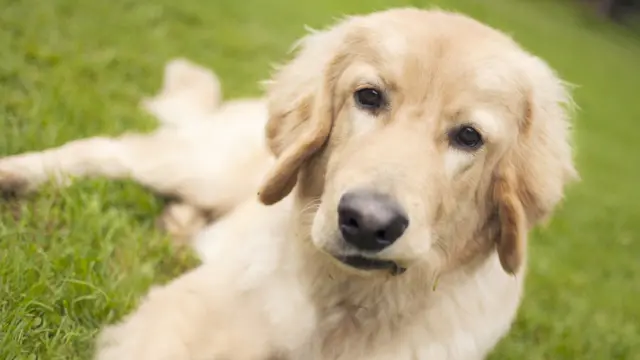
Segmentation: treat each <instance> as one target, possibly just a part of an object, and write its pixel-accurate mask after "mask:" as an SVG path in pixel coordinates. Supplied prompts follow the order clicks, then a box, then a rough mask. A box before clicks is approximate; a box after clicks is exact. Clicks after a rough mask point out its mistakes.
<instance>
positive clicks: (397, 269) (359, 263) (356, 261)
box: [336, 255, 407, 275]
mask: <svg viewBox="0 0 640 360" xmlns="http://www.w3.org/2000/svg"><path fill="white" fill-rule="evenodd" d="M336 259H338V260H339V261H340V262H342V263H343V264H345V265H348V266H351V267H353V268H356V269H358V270H388V271H389V272H391V275H400V274H402V273H404V272H405V271H406V270H407V269H406V268H403V267H401V266H399V265H398V264H396V263H395V262H393V261H390V260H380V259H372V258H367V257H364V256H357V255H355V256H336Z"/></svg>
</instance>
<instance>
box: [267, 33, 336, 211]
mask: <svg viewBox="0 0 640 360" xmlns="http://www.w3.org/2000/svg"><path fill="white" fill-rule="evenodd" d="M338 36H339V34H337V33H336V31H335V30H330V31H329V32H319V33H313V34H311V35H309V36H307V37H305V38H303V39H302V40H301V41H300V42H299V45H301V49H300V51H299V54H298V56H296V57H295V58H294V59H293V60H292V61H291V62H290V63H289V64H287V65H286V66H284V67H283V68H281V69H280V71H278V72H277V73H276V75H275V76H274V77H273V79H272V80H271V81H270V82H269V84H268V86H269V87H268V89H267V93H268V103H269V121H268V122H267V127H266V136H267V144H268V146H269V148H270V150H271V152H273V154H274V155H276V158H277V160H276V163H275V165H274V166H273V168H272V169H271V170H270V171H269V173H268V174H267V176H266V178H265V180H264V182H263V184H262V186H261V188H260V191H259V198H260V201H261V202H262V203H264V204H265V205H271V204H274V203H276V202H278V201H280V200H281V199H283V198H284V197H285V196H287V195H288V194H289V193H290V192H291V190H292V189H293V187H294V186H295V185H296V182H297V177H298V171H299V170H300V168H301V166H302V165H303V164H304V162H305V161H306V160H307V159H309V157H311V156H312V155H313V154H314V153H316V152H317V151H318V150H320V149H321V148H322V146H323V145H324V143H325V142H326V140H327V139H328V137H329V133H330V132H331V127H332V122H333V105H332V93H333V88H332V87H333V85H332V84H333V77H332V76H331V74H329V72H328V70H329V68H330V67H331V66H330V64H331V60H332V57H333V56H334V55H335V54H336V51H337V47H338V44H339V41H338Z"/></svg>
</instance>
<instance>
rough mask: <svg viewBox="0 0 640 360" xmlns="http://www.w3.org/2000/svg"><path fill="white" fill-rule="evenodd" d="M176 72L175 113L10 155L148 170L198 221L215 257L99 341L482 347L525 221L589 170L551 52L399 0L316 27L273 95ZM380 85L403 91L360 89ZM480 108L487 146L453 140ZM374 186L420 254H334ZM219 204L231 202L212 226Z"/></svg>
mask: <svg viewBox="0 0 640 360" xmlns="http://www.w3.org/2000/svg"><path fill="white" fill-rule="evenodd" d="M174 76H177V77H179V78H181V79H186V80H185V82H182V81H172V80H171V78H172V77H174ZM165 79H166V85H165V87H164V89H163V92H162V93H161V94H160V95H159V96H157V97H155V98H154V99H149V100H146V101H145V103H144V104H145V107H146V108H147V109H148V110H149V111H151V112H152V113H154V114H156V115H157V116H158V118H159V119H161V121H162V122H163V123H164V125H163V126H162V127H161V128H160V129H159V130H158V131H157V132H155V133H153V134H151V135H133V134H132V135H126V136H123V137H121V138H119V139H106V138H95V139H87V140H79V141H78V142H75V143H70V144H67V145H64V146H63V147H61V148H58V149H51V150H47V151H44V152H36V153H31V154H25V155H18V156H15V157H9V158H6V159H3V160H0V174H1V175H0V176H1V178H0V183H1V184H4V187H5V188H11V189H15V188H16V187H17V185H20V186H21V187H22V189H33V188H35V187H36V186H37V185H38V184H40V183H42V182H43V181H45V179H46V178H47V177H48V176H50V175H54V176H55V177H57V178H58V179H64V178H65V177H66V176H67V175H73V176H89V175H93V176H108V177H111V178H123V177H132V178H134V179H136V180H138V181H139V182H140V183H142V184H144V185H146V186H149V187H150V188H152V189H154V190H155V191H157V192H159V193H161V194H165V195H173V196H176V197H177V198H178V199H179V200H180V201H181V202H180V203H178V204H176V205H174V208H173V209H174V210H171V209H169V210H168V213H169V214H170V215H171V216H168V218H169V219H171V220H170V221H169V222H165V223H166V224H168V226H167V228H169V229H172V228H171V226H173V227H174V229H182V230H180V231H182V232H183V233H184V234H183V236H189V235H188V234H191V233H197V234H198V235H197V236H196V238H195V240H194V242H193V244H194V247H195V248H196V250H197V251H198V253H199V254H200V255H201V257H202V258H203V260H204V264H203V265H201V266H200V267H198V268H197V269H195V270H193V271H191V272H189V273H187V274H185V275H183V276H181V277H179V278H177V279H175V280H174V281H172V282H171V283H169V284H167V285H165V286H160V287H157V288H155V289H153V290H152V291H151V292H150V294H149V295H148V296H147V297H146V298H145V299H144V300H143V301H142V303H141V304H140V306H139V308H138V309H137V310H136V311H134V312H133V313H132V314H130V315H129V316H127V317H126V318H125V319H123V320H122V321H121V322H120V323H118V324H115V325H111V326H108V327H107V328H105V330H104V331H103V333H102V334H101V336H100V339H99V341H98V346H97V354H96V357H97V359H100V360H112V359H117V360H127V359H149V360H151V359H153V360H160V359H167V360H168V359H172V360H182V359H184V360H187V359H211V360H216V359H234V360H235V359H238V360H244V359H247V360H249V359H251V360H253V359H256V360H258V359H291V360H303V359H304V360H321V359H322V360H324V359H336V360H361V359H362V360H364V359H367V360H369V359H371V360H387V359H389V360H391V359H394V360H396V359H397V360H402V359H429V360H433V359H437V360H463V359H464V360H475V359H483V358H484V357H485V356H486V355H487V354H488V353H489V352H490V351H491V349H492V348H493V347H494V346H495V345H496V344H497V342H498V341H499V340H500V339H501V338H502V337H503V336H504V335H505V334H506V333H507V332H508V330H509V328H510V326H511V323H512V321H513V319H514V317H515V315H516V313H517V309H518V306H519V303H520V297H521V293H522V286H523V281H524V277H525V265H526V241H527V233H528V232H529V230H530V229H531V228H532V227H533V226H535V225H537V224H538V223H540V222H541V221H542V220H544V219H545V218H546V217H547V216H548V215H550V214H551V212H552V210H553V209H554V207H555V206H556V204H557V203H558V202H559V201H560V200H561V198H562V195H563V192H564V186H565V185H566V183H567V182H568V181H570V180H571V179H573V178H575V177H576V173H575V170H574V168H573V165H572V158H571V147H570V143H569V118H568V116H569V114H567V110H566V106H567V105H570V98H569V95H568V94H567V93H566V90H565V88H564V86H563V84H562V82H561V81H560V80H559V79H558V78H557V77H556V75H555V74H554V73H553V71H552V70H551V69H550V68H549V67H548V66H547V65H546V64H545V63H544V62H543V61H541V60H540V59H538V58H536V57H534V56H532V55H530V54H528V53H527V52H526V51H524V50H522V49H521V48H520V47H518V46H517V44H516V43H515V42H513V41H512V40H510V39H509V38H507V37H506V36H504V35H503V34H501V33H500V32H498V31H496V30H493V29H491V28H489V27H487V26H485V25H482V24H480V23H478V22H476V21H474V20H471V19H469V18H467V17H465V16H462V15H456V14H452V13H447V12H441V11H424V10H414V9H396V10H390V11H384V12H379V13H374V14H371V15H366V16H358V17H351V18H348V19H346V20H343V21H341V22H339V23H338V24H336V25H335V26H333V27H331V28H329V29H327V30H325V31H320V32H316V33H314V34H311V35H309V36H308V37H306V38H304V39H303V40H301V42H300V49H299V51H298V53H297V54H296V56H295V58H294V59H293V60H292V61H290V62H289V63H287V64H286V65H285V66H284V67H282V68H281V69H280V70H279V71H278V72H277V73H276V74H275V75H274V76H273V78H272V81H271V82H270V84H269V88H268V91H267V99H266V105H265V103H262V100H243V101H241V102H232V103H227V104H226V105H225V104H223V105H222V106H221V107H216V105H217V101H218V100H216V101H211V99H212V97H215V96H219V95H216V94H219V93H220V89H219V85H218V82H217V80H216V79H215V76H213V75H212V74H211V73H209V72H207V71H205V70H203V69H201V68H199V67H197V66H194V65H192V64H189V63H188V62H186V61H185V60H179V61H178V62H177V63H176V62H174V63H172V64H170V65H169V66H168V67H167V74H166V76H165ZM185 83H186V84H187V85H184V84H185ZM175 84H180V86H178V85H175ZM370 86H373V87H376V88H377V89H379V90H380V91H381V92H383V93H384V94H385V95H386V96H387V98H388V102H389V104H388V106H387V107H385V108H384V109H381V110H380V111H376V112H371V111H366V110H363V109H362V108H359V107H358V106H357V105H356V104H355V103H354V100H353V93H354V91H356V90H357V89H359V88H362V87H370ZM182 109H184V112H183V111H182ZM181 114H186V115H184V119H183V118H182V117H183V115H181ZM265 124H266V135H267V136H266V141H265V139H264V138H263V129H264V126H265ZM463 124H467V125H472V126H474V127H475V128H477V129H479V131H480V132H481V133H482V135H483V138H484V140H485V144H484V146H483V147H481V148H480V149H478V150H477V151H475V152H471V151H467V150H461V149H457V148H455V147H454V146H452V144H451V139H450V137H449V136H448V134H450V132H451V131H452V129H455V128H456V127H458V126H461V125H463ZM272 154H273V155H275V157H274V156H273V155H272ZM359 188H366V189H375V190H376V191H380V192H384V193H386V194H389V195H390V196H393V198H394V199H396V200H397V201H398V202H399V203H400V204H401V205H402V206H403V208H404V209H405V210H406V211H407V214H408V217H409V219H410V223H409V224H410V225H409V227H408V228H407V231H406V232H405V233H404V234H403V235H402V237H401V238H400V239H398V241H397V242H396V243H394V244H393V245H392V246H390V247H389V248H387V249H385V250H383V251H382V252H381V253H379V254H376V255H371V254H368V256H375V257H377V258H380V259H385V260H391V261H394V262H396V263H398V264H400V265H402V266H403V267H405V268H406V269H407V270H406V272H405V273H403V274H400V275H397V276H393V275H392V274H390V273H387V272H384V271H361V270H356V269H354V268H351V267H348V266H346V265H343V264H342V263H340V262H338V261H337V260H335V258H336V257H339V256H341V255H354V254H356V253H357V252H356V251H355V250H353V249H352V248H349V247H348V246H345V244H344V241H343V240H342V238H341V236H340V235H339V231H338V228H337V218H336V217H337V215H336V208H337V202H338V199H339V198H340V196H341V195H342V194H344V193H345V192H346V191H349V190H352V189H359ZM258 190H259V192H260V194H259V196H257V197H256V196H255V194H256V192H258ZM265 204H266V205H265ZM206 212H213V213H214V214H216V215H217V216H218V218H217V220H216V221H215V222H214V223H213V224H211V225H209V226H208V227H207V228H205V229H204V230H202V231H199V230H200V228H201V227H202V226H203V225H204V224H205V223H206V220H203V219H198V216H202V214H204V213H206ZM192 217H195V220H194V219H192ZM185 219H186V220H185ZM181 224H187V225H181ZM194 224H195V225H194ZM184 229H186V230H184ZM180 231H175V230H174V232H178V233H179V232H180ZM185 234H186V235H185Z"/></svg>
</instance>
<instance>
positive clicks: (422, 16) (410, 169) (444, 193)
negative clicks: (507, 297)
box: [260, 9, 575, 273]
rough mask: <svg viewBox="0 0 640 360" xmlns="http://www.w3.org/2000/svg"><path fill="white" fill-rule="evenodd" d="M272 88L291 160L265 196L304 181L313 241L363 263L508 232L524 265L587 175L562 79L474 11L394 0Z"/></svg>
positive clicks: (471, 243)
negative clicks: (572, 137)
mask: <svg viewBox="0 0 640 360" xmlns="http://www.w3.org/2000/svg"><path fill="white" fill-rule="evenodd" d="M269 98H270V99H269V100H270V116H271V117H270V120H269V124H268V128H267V136H268V140H269V144H270V147H271V149H272V151H273V152H274V153H275V154H276V156H277V157H278V162H277V164H276V166H275V168H274V169H273V171H272V172H271V174H270V175H269V177H268V179H267V181H266V183H265V185H264V186H263V189H262V191H261V194H260V196H261V199H262V201H263V202H265V203H267V204H269V203H273V202H276V201H278V200H280V199H281V198H282V197H284V196H286V195H287V194H288V193H289V192H290V191H291V189H292V188H293V187H294V185H295V184H296V183H298V187H299V191H298V193H297V196H298V197H299V199H298V200H300V201H299V206H301V207H304V208H301V209H299V210H300V211H303V210H304V211H305V212H307V213H309V212H311V213H312V214H311V215H312V217H313V219H312V221H311V222H310V223H309V227H308V229H307V230H308V231H309V233H310V235H311V236H310V237H311V239H312V241H313V243H314V244H315V245H316V246H317V247H318V248H319V249H321V250H322V251H324V252H326V253H328V254H329V255H330V256H332V257H333V258H335V259H336V260H338V261H340V262H342V263H343V264H345V265H347V266H348V267H350V268H355V269H359V270H371V269H385V270H391V271H394V272H399V270H401V269H405V268H408V267H411V266H412V265H414V264H417V263H420V262H424V261H429V262H432V263H436V262H437V267H439V268H448V267H452V266H456V265H458V264H460V263H463V262H465V261H469V260H471V259H473V258H474V257H477V256H479V255H480V254H486V253H488V252H489V251H493V248H494V247H495V248H496V249H497V251H498V253H499V255H500V260H501V262H502V265H503V267H504V268H505V270H506V271H508V272H511V273H514V272H516V271H517V270H518V269H519V267H520V264H521V262H522V261H523V257H524V249H525V239H526V232H527V231H528V230H529V229H530V227H531V226H533V225H535V224H536V223H537V222H539V221H540V220H541V219H542V218H543V217H544V216H546V215H547V214H548V213H549V212H550V211H551V210H552V208H553V207H554V206H555V204H556V203H557V202H558V201H559V200H560V198H561V197H562V193H563V188H564V185H565V183H566V182H567V181H568V180H569V179H571V178H572V177H574V176H575V171H574V168H573V166H572V159H571V148H570V145H569V142H568V120H567V114H566V113H565V109H564V107H563V105H565V104H566V103H567V102H568V101H569V97H568V95H567V94H566V92H565V89H564V88H563V86H562V83H561V82H560V80H559V79H557V78H556V76H555V75H554V74H553V72H552V71H551V70H550V69H549V67H548V66H547V65H546V64H544V63H543V62H542V61H541V60H539V59H538V58H535V57H533V56H531V55H529V54H528V53H526V52H525V51H523V50H521V49H520V48H519V47H518V46H517V45H516V44H515V43H514V42H513V41H511V40H510V39H509V38H507V37H506V36H504V35H502V34H501V33H499V32H498V31H496V30H493V29H490V28H488V27H486V26H484V25H482V24H480V23H478V22H476V21H474V20H471V19H469V18H466V17H464V16H461V15H455V14H450V13H444V12H435V11H420V10H410V9H402V10H391V11H387V12H382V13H377V14H373V15H369V16H366V17H357V18H351V19H349V20H346V21H344V22H342V23H340V24H338V25H337V26H335V27H333V28H332V29H330V30H328V31H325V32H320V33H316V34H313V35H311V36H309V37H307V38H305V39H304V40H303V41H302V49H301V51H300V53H299V54H298V56H297V57H296V58H295V59H294V60H293V61H292V62H290V63H289V64H288V65H287V66H285V67H284V68H283V69H282V70H281V71H280V72H279V73H278V74H277V75H276V76H275V78H274V81H273V83H272V85H271V88H270V90H269ZM298 180H299V181H298ZM318 198H319V199H320V201H319V202H317V199H318ZM316 205H317V206H316Z"/></svg>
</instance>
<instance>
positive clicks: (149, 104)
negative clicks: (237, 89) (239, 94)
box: [140, 58, 222, 125]
mask: <svg viewBox="0 0 640 360" xmlns="http://www.w3.org/2000/svg"><path fill="white" fill-rule="evenodd" d="M221 101H222V88H221V85H220V80H219V79H218V77H217V76H216V74H214V73H213V71H211V70H209V69H207V68H205V67H202V66H200V65H197V64H194V63H192V62H190V61H189V60H186V59H181V58H179V59H174V60H171V61H170V62H169V63H167V65H166V66H165V69H164V79H163V84H162V89H161V90H160V92H159V93H158V94H157V95H155V96H153V97H145V98H143V99H142V101H141V103H140V106H141V107H142V108H143V109H144V110H145V111H147V112H149V113H150V114H152V115H154V116H156V117H157V118H158V120H160V122H161V123H163V124H165V125H181V124H184V123H190V122H194V121H201V120H202V119H205V118H207V116H206V115H208V114H211V113H212V112H213V111H214V110H215V109H216V108H218V106H219V105H220V103H221Z"/></svg>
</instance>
